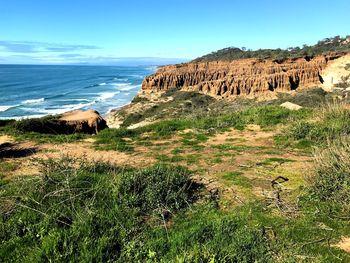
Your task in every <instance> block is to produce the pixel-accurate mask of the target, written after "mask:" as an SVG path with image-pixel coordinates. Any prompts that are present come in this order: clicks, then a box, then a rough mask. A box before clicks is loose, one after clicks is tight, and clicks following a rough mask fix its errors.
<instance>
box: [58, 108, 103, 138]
mask: <svg viewBox="0 0 350 263" xmlns="http://www.w3.org/2000/svg"><path fill="white" fill-rule="evenodd" d="M59 122H61V123H64V125H67V126H70V127H71V128H72V130H73V132H81V133H88V134H97V133H98V132H99V131H101V130H103V129H105V128H108V126H107V122H106V121H105V120H104V119H103V118H102V117H101V115H100V114H99V113H98V112H97V111H95V110H87V111H82V110H75V111H70V112H67V113H64V114H63V115H62V116H61V117H60V119H59Z"/></svg>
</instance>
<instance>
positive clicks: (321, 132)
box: [275, 104, 350, 151]
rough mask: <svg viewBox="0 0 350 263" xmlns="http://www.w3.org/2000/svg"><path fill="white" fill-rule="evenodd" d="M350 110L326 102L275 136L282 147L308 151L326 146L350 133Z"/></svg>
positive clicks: (341, 105) (340, 105)
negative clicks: (329, 142)
mask: <svg viewBox="0 0 350 263" xmlns="http://www.w3.org/2000/svg"><path fill="white" fill-rule="evenodd" d="M349 118H350V111H349V110H348V109H346V108H345V107H344V105H343V104H326V105H323V107H320V108H319V109H317V110H315V112H314V114H311V115H310V116H309V117H308V118H304V119H302V120H295V121H294V122H292V123H291V124H289V125H287V127H286V128H285V129H284V131H283V133H282V134H279V135H276V136H275V142H276V144H277V145H278V146H280V147H293V148H297V149H302V150H306V151H310V150H312V148H313V147H315V146H321V147H325V146H326V145H327V142H328V141H333V140H336V139H337V138H339V137H342V136H348V135H350V124H349V121H348V120H349Z"/></svg>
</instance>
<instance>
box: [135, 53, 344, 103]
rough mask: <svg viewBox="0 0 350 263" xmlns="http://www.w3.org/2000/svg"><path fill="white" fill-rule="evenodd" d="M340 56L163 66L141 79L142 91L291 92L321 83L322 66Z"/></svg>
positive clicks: (228, 93)
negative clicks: (282, 60)
mask: <svg viewBox="0 0 350 263" xmlns="http://www.w3.org/2000/svg"><path fill="white" fill-rule="evenodd" d="M342 55H344V54H333V55H322V56H317V57H314V58H309V57H305V58H299V59H288V60H285V61H284V62H282V63H280V62H277V61H275V60H265V61H261V60H257V59H241V60H235V61H215V62H200V63H195V62H192V63H187V64H180V65H172V66H166V67H162V68H160V69H159V70H158V71H157V72H156V73H155V74H153V75H151V76H149V77H147V78H145V80H144V81H143V84H142V90H143V91H144V92H152V91H166V90H171V89H181V90H189V91H196V92H201V93H204V94H208V95H211V96H220V97H232V96H237V95H255V94H260V93H262V92H268V91H291V90H296V89H299V88H305V87H310V86H317V85H320V84H322V83H323V78H322V74H323V71H324V69H325V68H326V67H327V65H328V64H329V62H330V61H332V60H334V59H337V58H339V57H341V56H342Z"/></svg>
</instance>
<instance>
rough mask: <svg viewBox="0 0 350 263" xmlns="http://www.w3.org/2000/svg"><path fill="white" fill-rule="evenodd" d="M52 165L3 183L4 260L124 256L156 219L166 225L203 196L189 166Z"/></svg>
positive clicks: (0, 226)
mask: <svg viewBox="0 0 350 263" xmlns="http://www.w3.org/2000/svg"><path fill="white" fill-rule="evenodd" d="M44 164H45V169H44V171H43V174H42V176H40V177H26V178H18V179H15V180H11V181H9V182H7V183H6V184H5V185H2V186H1V191H0V201H1V202H0V209H1V213H0V240H1V246H0V259H1V261H2V262H8V261H11V262H38V261H60V262H62V261H71V262H91V261H115V260H121V261H122V260H123V257H122V256H121V255H123V254H125V253H127V252H128V249H129V248H130V245H131V244H132V243H133V242H136V241H138V240H139V237H140V236H142V235H143V234H144V232H147V231H149V229H150V227H151V226H150V224H151V225H153V226H154V227H157V226H158V225H161V224H162V221H163V220H169V219H170V218H171V217H172V216H173V215H174V214H176V213H177V211H180V210H181V209H185V208H186V207H188V206H189V205H190V204H191V203H192V202H193V201H195V200H196V198H197V192H198V191H197V190H196V189H197V186H196V185H195V184H193V183H192V182H191V181H190V179H189V175H190V173H189V171H188V170H186V169H185V168H181V167H169V166H162V165H157V166H153V167H150V168H146V169H143V170H130V169H126V168H118V167H113V166H110V165H106V164H103V163H95V164H89V163H85V162H77V161H74V160H68V159H67V160H61V161H48V162H45V163H44ZM164 215H166V216H167V217H169V218H166V219H165V218H164ZM152 221H154V222H153V223H152ZM132 251H133V253H132V254H136V253H137V251H136V250H132ZM134 252H136V253H134Z"/></svg>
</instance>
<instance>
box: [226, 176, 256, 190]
mask: <svg viewBox="0 0 350 263" xmlns="http://www.w3.org/2000/svg"><path fill="white" fill-rule="evenodd" d="M221 178H222V179H224V180H226V181H228V182H230V183H232V184H234V185H238V186H241V187H243V188H252V183H251V180H250V179H248V178H247V177H245V176H243V175H242V173H241V172H228V173H225V174H224V175H222V176H221Z"/></svg>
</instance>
